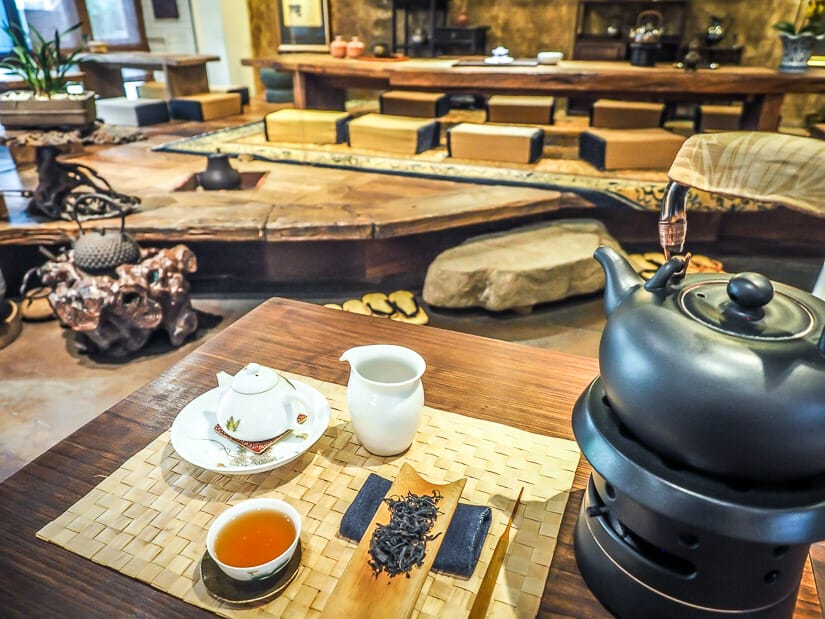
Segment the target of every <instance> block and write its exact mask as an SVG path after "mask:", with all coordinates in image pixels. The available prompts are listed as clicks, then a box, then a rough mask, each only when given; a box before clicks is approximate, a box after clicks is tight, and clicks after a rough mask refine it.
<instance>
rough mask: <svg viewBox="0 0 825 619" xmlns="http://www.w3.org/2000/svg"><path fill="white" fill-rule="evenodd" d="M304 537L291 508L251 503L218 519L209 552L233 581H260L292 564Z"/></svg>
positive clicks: (209, 537)
mask: <svg viewBox="0 0 825 619" xmlns="http://www.w3.org/2000/svg"><path fill="white" fill-rule="evenodd" d="M300 535H301V519H300V516H299V515H298V512H296V511H295V509H294V508H293V507H292V506H291V505H289V504H288V503H285V502H284V501H281V500H279V499H268V498H258V499H249V500H246V501H242V502H241V503H238V504H237V505H235V506H233V507H230V508H229V509H228V510H226V511H225V512H223V513H222V514H221V515H220V516H218V517H217V518H216V519H215V521H214V522H213V523H212V526H211V527H210V528H209V532H208V533H207V536H206V548H207V550H208V551H209V555H210V556H211V557H212V559H213V560H214V561H215V563H216V564H217V565H218V567H219V568H220V569H221V571H223V572H224V573H225V574H226V575H227V576H229V577H230V578H234V579H236V580H258V579H261V578H266V577H267V576H270V575H272V574H273V573H275V572H277V571H278V570H280V569H281V568H283V567H284V566H285V565H286V564H287V563H288V562H289V560H290V559H291V558H292V555H293V554H294V552H295V550H296V548H297V547H298V543H299V539H300Z"/></svg>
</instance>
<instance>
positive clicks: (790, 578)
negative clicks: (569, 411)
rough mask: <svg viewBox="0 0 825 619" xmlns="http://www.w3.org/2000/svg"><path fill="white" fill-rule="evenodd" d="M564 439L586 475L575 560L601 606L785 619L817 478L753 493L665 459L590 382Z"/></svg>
mask: <svg viewBox="0 0 825 619" xmlns="http://www.w3.org/2000/svg"><path fill="white" fill-rule="evenodd" d="M663 409H666V407H663ZM663 414H667V413H666V412H663ZM573 431H574V433H575V435H576V440H577V441H578V443H579V445H580V446H581V448H582V452H583V453H584V456H585V457H586V458H587V460H588V461H589V462H590V464H591V465H592V467H593V470H594V472H593V474H592V476H591V479H590V482H589V484H588V488H587V492H586V496H585V498H584V501H583V502H582V508H581V512H580V514H579V518H578V522H577V524H576V530H575V551H576V559H577V562H578V565H579V569H580V571H581V573H582V576H583V577H584V580H585V582H586V583H587V585H588V586H589V587H590V589H591V590H592V591H593V593H594V594H595V595H596V597H598V598H599V600H600V601H601V602H602V603H603V604H604V605H605V606H606V607H607V608H608V610H610V611H611V612H612V613H614V614H616V615H617V616H619V617H632V618H633V619H644V618H648V617H649V618H657V619H662V618H666V619H675V618H681V617H691V618H693V617H697V618H704V617H736V618H737V619H738V618H748V619H751V618H753V619H756V618H759V619H781V618H790V617H791V616H792V615H793V610H794V606H795V602H796V594H797V590H798V587H799V582H800V579H801V576H802V570H803V567H804V564H805V559H806V557H807V552H808V548H809V546H810V544H811V543H812V542H814V541H817V540H821V539H824V538H825V476H822V477H818V478H816V479H809V480H804V481H797V482H793V483H787V484H781V485H780V484H777V485H773V486H762V485H759V484H758V483H755V482H746V481H741V480H724V479H719V478H714V477H711V476H708V475H705V474H703V473H701V472H699V471H696V470H691V469H689V468H687V467H685V466H683V465H681V464H679V463H675V462H671V461H668V460H666V459H663V458H662V457H660V456H659V455H657V454H655V453H654V452H652V451H650V450H649V449H648V448H647V447H645V446H644V445H642V444H641V443H640V442H638V441H637V440H636V439H635V438H634V436H633V435H632V434H631V433H630V431H629V430H628V429H627V428H626V427H625V426H624V425H623V424H622V423H621V421H620V420H619V418H618V417H617V416H616V414H615V413H614V412H613V410H612V409H611V407H610V404H609V402H608V400H607V398H606V396H605V394H604V390H603V388H602V385H601V379H600V378H597V379H596V380H595V381H594V382H593V383H592V384H591V385H590V387H589V388H588V389H587V390H586V391H585V392H584V393H583V394H582V396H581V397H580V398H579V401H578V402H577V403H576V407H575V409H574V411H573ZM747 431H748V428H742V432H747ZM727 448H728V446H727V445H725V444H719V445H718V449H719V450H725V449H727ZM823 448H825V446H823Z"/></svg>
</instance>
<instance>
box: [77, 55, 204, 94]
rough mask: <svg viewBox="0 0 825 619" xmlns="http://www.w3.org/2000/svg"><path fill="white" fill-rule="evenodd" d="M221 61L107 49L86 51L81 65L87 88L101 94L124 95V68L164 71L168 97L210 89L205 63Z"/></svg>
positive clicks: (79, 63)
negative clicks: (95, 51)
mask: <svg viewBox="0 0 825 619" xmlns="http://www.w3.org/2000/svg"><path fill="white" fill-rule="evenodd" d="M215 60H220V56H212V55H208V54H164V53H157V52H108V53H105V54H84V55H83V56H82V57H81V58H80V61H79V62H78V65H79V66H80V69H81V70H82V71H83V73H84V74H85V77H84V79H83V81H84V83H85V85H86V88H87V89H88V90H94V91H95V92H96V93H97V94H98V95H99V96H101V97H122V96H123V95H124V94H125V93H124V91H123V76H122V75H121V69H146V70H148V71H163V73H164V75H165V77H166V95H167V98H169V99H171V98H173V97H183V96H186V95H195V94H198V93H203V92H209V79H208V78H207V76H206V63H207V62H212V61H215Z"/></svg>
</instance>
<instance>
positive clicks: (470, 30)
mask: <svg viewBox="0 0 825 619" xmlns="http://www.w3.org/2000/svg"><path fill="white" fill-rule="evenodd" d="M489 29H490V26H445V27H442V28H436V29H435V51H436V54H443V55H445V56H480V55H484V54H486V53H487V31H488V30H489Z"/></svg>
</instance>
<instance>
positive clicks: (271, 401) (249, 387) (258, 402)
mask: <svg viewBox="0 0 825 619" xmlns="http://www.w3.org/2000/svg"><path fill="white" fill-rule="evenodd" d="M217 378H218V388H219V389H221V390H222V393H221V395H220V399H219V400H218V424H220V426H221V428H222V429H223V431H224V432H226V433H227V434H229V435H230V436H232V437H233V438H236V439H238V440H241V441H265V440H268V439H271V438H274V437H276V436H279V435H281V434H283V433H284V432H286V431H287V430H297V428H298V414H299V412H304V413H305V414H306V415H307V416H311V415H312V405H311V404H310V402H309V400H308V399H307V398H305V397H304V396H303V395H301V394H300V393H298V392H297V391H296V390H295V387H294V386H293V385H292V384H291V383H290V382H289V381H288V380H286V379H285V378H284V377H283V376H281V375H280V374H279V373H278V372H276V371H275V370H273V369H272V368H269V367H266V366H264V365H259V364H257V363H250V364H248V365H246V367H244V368H242V369H241V370H240V371H239V372H238V373H237V374H235V376H232V375H231V374H227V373H226V372H218V374H217ZM296 403H297V404H298V405H299V406H300V407H302V408H303V411H301V410H300V409H299V408H298V407H296V406H295V405H294V404H296Z"/></svg>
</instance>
